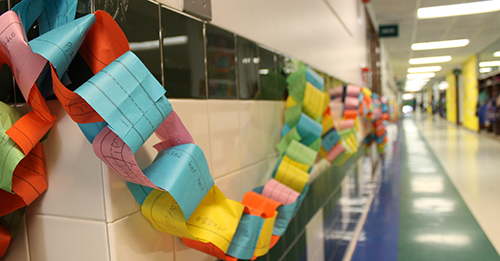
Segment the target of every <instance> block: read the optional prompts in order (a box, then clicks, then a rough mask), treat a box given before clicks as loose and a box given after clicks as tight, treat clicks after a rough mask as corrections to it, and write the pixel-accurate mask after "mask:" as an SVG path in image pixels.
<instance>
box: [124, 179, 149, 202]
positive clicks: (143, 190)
mask: <svg viewBox="0 0 500 261" xmlns="http://www.w3.org/2000/svg"><path fill="white" fill-rule="evenodd" d="M127 185H128V188H129V189H130V192H132V196H134V198H135V200H136V201H137V203H139V204H140V205H141V206H142V203H143V202H144V200H146V197H147V196H148V195H149V193H151V191H153V188H150V187H146V186H142V185H139V184H136V183H132V182H127Z"/></svg>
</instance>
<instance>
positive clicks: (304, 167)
mask: <svg viewBox="0 0 500 261" xmlns="http://www.w3.org/2000/svg"><path fill="white" fill-rule="evenodd" d="M282 161H286V162H287V163H289V164H291V165H293V166H295V167H297V168H298V169H301V170H303V171H305V172H308V171H309V169H310V168H311V165H307V164H302V163H300V162H297V161H295V160H292V159H290V158H289V157H287V156H283V159H282Z"/></svg>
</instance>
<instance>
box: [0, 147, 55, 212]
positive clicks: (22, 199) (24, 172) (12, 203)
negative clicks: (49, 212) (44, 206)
mask: <svg viewBox="0 0 500 261" xmlns="http://www.w3.org/2000/svg"><path fill="white" fill-rule="evenodd" d="M45 190H47V180H46V175H45V163H44V154H43V148H42V144H41V143H38V144H37V145H36V146H35V148H33V150H31V152H30V153H29V154H28V155H27V156H26V157H24V158H23V159H22V160H21V162H19V164H18V165H17V167H16V168H15V170H14V174H13V176H12V191H14V193H15V194H11V193H9V192H6V191H4V190H0V202H2V204H0V216H4V215H7V214H9V213H11V212H14V211H16V210H18V209H20V208H22V207H25V206H27V205H29V204H31V203H32V202H33V201H34V200H35V199H36V198H38V196H40V194H42V193H43V192H44V191H45Z"/></svg>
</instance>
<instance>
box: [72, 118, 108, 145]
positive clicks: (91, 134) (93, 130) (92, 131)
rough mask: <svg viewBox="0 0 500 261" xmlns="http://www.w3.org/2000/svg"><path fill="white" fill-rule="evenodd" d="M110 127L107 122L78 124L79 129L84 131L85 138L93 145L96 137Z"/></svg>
mask: <svg viewBox="0 0 500 261" xmlns="http://www.w3.org/2000/svg"><path fill="white" fill-rule="evenodd" d="M106 126H108V124H107V123H106V122H105V121H101V122H93V123H85V124H82V123H78V127H80V130H81V131H82V133H83V135H85V138H87V140H88V141H89V142H90V144H92V142H94V138H95V136H97V134H99V132H101V130H102V129H104V127H106Z"/></svg>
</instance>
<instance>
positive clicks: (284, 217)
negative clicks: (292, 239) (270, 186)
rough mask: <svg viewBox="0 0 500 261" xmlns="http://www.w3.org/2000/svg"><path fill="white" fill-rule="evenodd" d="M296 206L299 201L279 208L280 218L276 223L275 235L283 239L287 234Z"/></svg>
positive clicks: (278, 217)
mask: <svg viewBox="0 0 500 261" xmlns="http://www.w3.org/2000/svg"><path fill="white" fill-rule="evenodd" d="M296 206H297V201H295V202H293V203H291V204H288V205H281V206H279V207H278V209H277V211H278V216H276V221H274V228H273V235H276V236H280V237H281V236H282V235H283V234H284V233H285V231H286V228H287V227H288V224H290V220H291V219H292V218H293V213H294V212H295V208H296Z"/></svg>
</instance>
